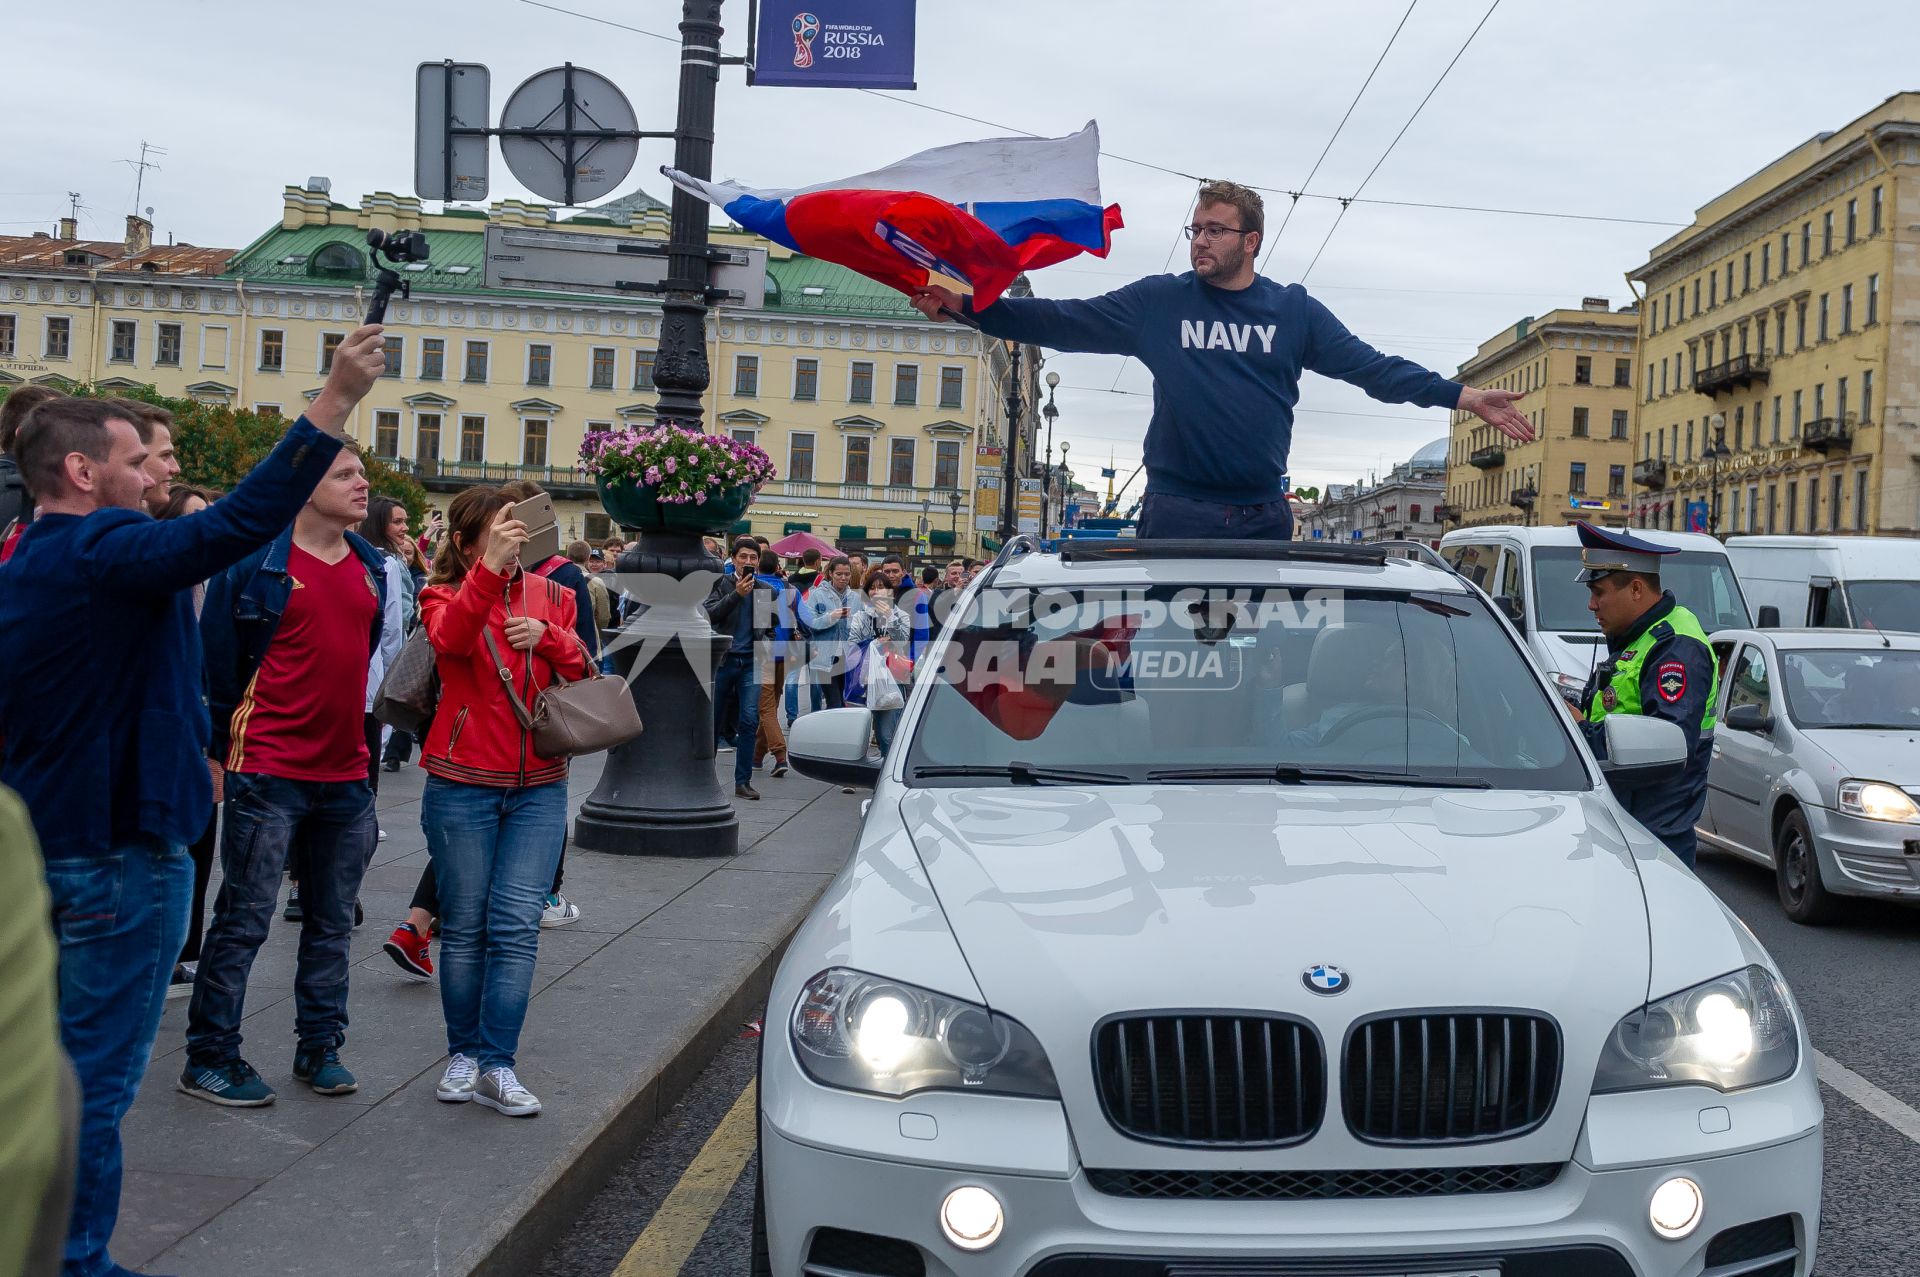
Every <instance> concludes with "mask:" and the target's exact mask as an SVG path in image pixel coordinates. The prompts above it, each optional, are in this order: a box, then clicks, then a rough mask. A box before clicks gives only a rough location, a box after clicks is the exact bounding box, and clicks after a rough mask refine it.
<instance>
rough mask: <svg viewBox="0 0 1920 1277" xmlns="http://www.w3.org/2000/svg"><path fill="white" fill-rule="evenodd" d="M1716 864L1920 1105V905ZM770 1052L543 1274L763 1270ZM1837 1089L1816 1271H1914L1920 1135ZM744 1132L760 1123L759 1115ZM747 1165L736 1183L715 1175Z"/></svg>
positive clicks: (1898, 1089) (1902, 1276) (678, 1122)
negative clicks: (752, 1263) (1822, 900)
mask: <svg viewBox="0 0 1920 1277" xmlns="http://www.w3.org/2000/svg"><path fill="white" fill-rule="evenodd" d="M1701 876H1702V877H1703V878H1705V879H1706V881H1707V882H1708V883H1710V884H1711V885H1712V886H1713V887H1714V889H1715V890H1716V891H1718V892H1719V893H1720V896H1721V898H1722V899H1723V900H1725V901H1726V902H1727V904H1728V905H1729V906H1730V907H1731V908H1732V909H1733V910H1734V911H1735V912H1736V913H1738V914H1739V915H1740V916H1741V917H1742V918H1743V919H1745V920H1746V923H1747V925H1748V926H1750V927H1751V928H1753V930H1754V932H1755V933H1756V934H1757V935H1759V937H1760V939H1761V941H1762V942H1763V943H1765V944H1766V946H1767V948H1768V949H1769V950H1771V951H1772V952H1773V954H1774V956H1775V958H1776V959H1777V960H1778V961H1779V962H1780V965H1781V966H1782V967H1783V968H1784V969H1785V971H1786V974H1787V978H1788V980H1789V982H1790V983H1791V984H1792V986H1793V989H1794V992H1795V994H1796V995H1797V996H1798V997H1799V999H1800V1002H1801V1005H1802V1007H1803V1009H1804V1010H1805V1012H1806V1014H1807V1017H1808V1019H1809V1021H1810V1029H1811V1032H1812V1035H1813V1040H1814V1044H1815V1047H1816V1049H1817V1050H1818V1051H1819V1052H1820V1053H1821V1054H1823V1055H1825V1056H1827V1057H1828V1058H1829V1059H1831V1060H1833V1061H1835V1062H1837V1063H1838V1064H1840V1065H1842V1066H1844V1067H1845V1068H1846V1069H1848V1070H1851V1071H1852V1072H1853V1073H1854V1074H1857V1075H1858V1076H1859V1077H1860V1078H1862V1079H1864V1080H1865V1082H1866V1083H1868V1084H1870V1085H1871V1086H1873V1087H1876V1088H1878V1089H1879V1090H1880V1091H1882V1092H1884V1093H1885V1094H1887V1095H1889V1096H1891V1097H1892V1098H1893V1099H1895V1100H1897V1101H1900V1102H1902V1103H1904V1104H1906V1105H1908V1106H1911V1107H1912V1108H1916V1109H1920V1009H1917V1008H1916V1002H1920V911H1916V910H1903V909H1894V908H1888V907H1881V906H1873V905H1866V906H1862V907H1860V908H1857V909H1856V910H1854V912H1853V916H1852V917H1850V918H1849V919H1848V920H1847V921H1846V922H1844V923H1842V924H1840V925H1837V926H1833V927H1827V928H1807V927H1799V926H1796V925H1795V924H1793V923H1791V922H1788V921H1787V920H1786V917H1785V916H1784V915H1783V914H1782V913H1781V912H1780V907H1779V904H1778V902H1777V901H1776V900H1775V898H1774V894H1773V879H1772V875H1771V874H1769V873H1768V872H1766V871H1765V870H1761V869H1758V868H1755V867H1753V866H1749V865H1746V864H1744V863H1742V862H1739V861H1735V860H1732V859H1730V858H1725V857H1720V856H1716V855H1713V854H1711V853H1709V854H1708V855H1706V856H1704V857H1703V858H1702V863H1701ZM756 1054H757V1042H756V1040H755V1039H754V1038H753V1037H751V1036H745V1037H742V1038H739V1039H736V1040H735V1041H733V1042H731V1043H729V1044H728V1045H727V1046H726V1048H725V1049H724V1050H722V1051H721V1052H720V1053H719V1055H717V1056H716V1057H715V1058H714V1060H713V1062H712V1064H711V1065H709V1066H708V1068H707V1070H706V1071H705V1073H704V1074H702V1076H701V1077H700V1079H699V1081H698V1082H696V1083H695V1084H694V1086H693V1088H692V1089H691V1090H690V1091H689V1092H688V1093H687V1095H686V1097H685V1098H684V1099H682V1100H681V1102H680V1104H679V1105H678V1106H677V1107H676V1108H675V1109H674V1110H673V1111H672V1113H671V1114H669V1116H668V1118H667V1120H666V1121H665V1122H664V1123H662V1124H661V1126H660V1128H659V1129H658V1130H657V1131H655V1133H654V1134H653V1136H652V1137H651V1138H650V1139H649V1140H648V1141H647V1142H646V1143H645V1144H644V1145H643V1146H642V1147H641V1148H640V1149H639V1151H638V1152H636V1153H635V1155H634V1156H633V1158H632V1159H631V1160H630V1161H629V1162H628V1163H627V1165H626V1166H625V1167H624V1168H623V1169H622V1171H621V1172H620V1174H619V1176H618V1177H617V1178H616V1179H615V1180H614V1182H613V1183H612V1184H610V1185H609V1186H608V1187H607V1188H606V1189H605V1190H604V1191H603V1192H602V1193H601V1194H600V1196H599V1197H598V1198H596V1199H595V1201H594V1202H593V1204H592V1205H591V1206H590V1207H589V1208H588V1209H587V1211H586V1212H585V1214H583V1215H582V1216H581V1218H580V1220H579V1221H578V1222H577V1224H576V1225H575V1227H574V1228H573V1229H572V1231H571V1233H570V1235H569V1236H568V1237H567V1239H566V1241H565V1242H564V1243H563V1244H562V1245H560V1246H559V1247H558V1248H557V1249H556V1250H555V1251H554V1252H553V1253H552V1254H551V1255H550V1256H549V1257H548V1258H547V1261H546V1263H545V1264H544V1265H543V1266H542V1267H541V1269H540V1273H539V1277H674V1274H686V1275H687V1277H742V1275H744V1274H745V1273H746V1272H747V1254H748V1238H749V1231H750V1228H751V1225H752V1219H753V1177H754V1169H753V1165H752V1161H751V1158H749V1157H745V1156H744V1154H743V1150H741V1149H739V1148H737V1147H734V1146H737V1145H739V1144H740V1141H741V1138H742V1132H743V1126H742V1122H741V1112H742V1111H741V1110H740V1109H739V1108H738V1107H737V1106H738V1105H739V1104H740V1102H741V1096H742V1094H743V1092H744V1091H745V1090H746V1088H747V1087H748V1085H749V1084H750V1083H751V1082H752V1081H753V1076H754V1063H755V1058H756ZM1821 1093H1822V1095H1823V1096H1824V1098H1825V1100H1826V1112H1827V1123H1826V1180H1825V1192H1824V1198H1825V1202H1824V1210H1823V1218H1822V1221H1821V1235H1820V1262H1819V1266H1818V1268H1817V1269H1816V1270H1815V1272H1816V1277H1914V1274H1916V1273H1920V1142H1916V1141H1915V1140H1914V1139H1913V1138H1911V1137H1910V1136H1908V1135H1907V1134H1904V1133H1902V1132H1901V1131H1900V1130H1898V1129H1896V1127H1895V1126H1894V1125H1892V1124H1890V1123H1889V1122H1887V1121H1885V1120H1882V1119H1881V1118H1880V1117H1877V1116H1874V1115H1873V1114H1872V1113H1870V1112H1868V1111H1867V1109H1865V1108H1863V1107H1862V1106H1861V1104H1859V1103H1857V1102H1856V1101H1855V1100H1854V1099H1850V1098H1848V1097H1847V1096H1845V1095H1843V1094H1841V1093H1840V1092H1839V1091H1836V1090H1834V1089H1833V1088H1832V1087H1831V1086H1825V1085H1823V1086H1822V1087H1821ZM747 1098H748V1100H749V1101H750V1100H751V1096H749V1097H747ZM750 1109H751V1105H750V1103H749V1104H748V1106H747V1111H748V1112H750ZM729 1114H733V1120H732V1121H729V1120H728V1118H729ZM744 1129H745V1131H746V1132H747V1133H749V1134H750V1121H749V1122H747V1123H746V1125H745V1128H744ZM735 1167H738V1174H737V1178H733V1179H732V1180H731V1181H730V1186H728V1184H727V1183H724V1182H723V1183H719V1184H718V1185H716V1184H715V1182H714V1181H715V1178H716V1176H718V1177H722V1178H724V1177H725V1176H727V1175H729V1174H730V1173H731V1172H732V1171H733V1169H734V1168H735ZM689 1168H692V1173H691V1174H689ZM663 1203H668V1206H667V1208H666V1209H665V1210H663V1209H662V1204H663ZM623 1264H624V1265H625V1267H622V1265H623Z"/></svg>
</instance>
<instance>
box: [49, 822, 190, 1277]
mask: <svg viewBox="0 0 1920 1277" xmlns="http://www.w3.org/2000/svg"><path fill="white" fill-rule="evenodd" d="M46 873H47V888H48V890H49V891H50V892H51V893H52V895H53V922H54V928H55V930H56V931H57V932H58V934H59V939H60V1041H61V1044H62V1045H63V1046H65V1047H66V1049H67V1054H68V1056H70V1057H71V1058H72V1060H73V1068H74V1073H75V1074H76V1076H77V1077H78V1078H79V1081H80V1095H81V1107H80V1146H79V1154H78V1159H77V1162H76V1171H77V1173H76V1176H75V1183H74V1195H73V1214H72V1216H71V1218H70V1220H69V1223H68V1228H67V1246H66V1262H65V1264H64V1266H63V1269H62V1271H63V1272H64V1273H65V1274H66V1277H99V1275H100V1274H103V1273H112V1272H114V1271H116V1269H115V1267H114V1264H113V1261H112V1260H110V1259H108V1258H107V1242H108V1240H109V1239H110V1238H111V1237H112V1236H113V1225H114V1221H115V1220H116V1219H117V1218H118V1217H119V1214H120V1166H121V1153H120V1119H121V1118H123V1117H125V1116H126V1113H127V1110H128V1109H129V1108H131V1107H133V1097H134V1096H135V1095H136V1094H137V1093H138V1092H139V1090H140V1079H141V1077H142V1076H144V1075H145V1073H146V1069H147V1061H148V1058H149V1057H150V1056H151V1055H152V1054H153V1038H154V1035H155V1034H156V1033H158V1032H159V1030H160V1012H161V1011H162V1010H163V1009H164V1008H165V1007H166V1004H167V982H168V980H169V979H171V978H172V975H173V960H174V959H175V958H176V957H177V956H179V953H180V945H181V943H182V942H183V941H185V940H186V938H187V898H188V897H189V896H190V895H191V894H192V893H193V861H192V860H191V859H189V858H188V856H187V853H186V849H185V848H183V847H177V846H173V845H171V844H167V843H161V842H158V841H142V842H136V843H132V844H129V845H127V846H123V847H117V848H115V849H114V850H113V851H111V852H109V853H108V854H107V855H104V856H81V857H74V858H71V859H62V860H49V861H47V863H46Z"/></svg>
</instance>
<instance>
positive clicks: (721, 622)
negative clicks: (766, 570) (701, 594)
mask: <svg viewBox="0 0 1920 1277" xmlns="http://www.w3.org/2000/svg"><path fill="white" fill-rule="evenodd" d="M733 584H734V578H733V576H732V575H731V574H729V573H722V574H721V575H720V578H719V579H718V580H716V581H715V582H714V583H713V588H712V589H711V590H708V591H707V599H706V602H704V603H702V604H701V606H702V607H703V608H705V609H706V612H707V620H708V621H709V622H710V623H711V624H712V625H713V628H714V629H715V630H716V631H718V632H719V633H721V634H732V633H733V627H734V625H735V623H736V621H737V619H738V615H737V614H738V613H739V610H740V605H741V603H742V602H743V601H744V600H743V599H742V598H741V597H740V592H739V591H738V590H736V589H734V588H733ZM748 595H749V597H751V598H752V600H753V603H752V607H753V641H754V642H755V643H771V642H772V641H773V637H774V635H773V629H774V606H773V601H774V600H773V587H772V586H771V585H768V584H767V583H766V582H765V581H762V580H761V579H759V578H758V577H755V578H754V581H753V589H752V590H750V591H748Z"/></svg>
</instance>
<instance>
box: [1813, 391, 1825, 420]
mask: <svg viewBox="0 0 1920 1277" xmlns="http://www.w3.org/2000/svg"><path fill="white" fill-rule="evenodd" d="M1826 415H1827V383H1826V382H1824V381H1823V382H1821V383H1819V384H1818V385H1816V386H1815V387H1814V388H1813V419H1814V420H1815V421H1820V420H1823V419H1824V418H1825V417H1826Z"/></svg>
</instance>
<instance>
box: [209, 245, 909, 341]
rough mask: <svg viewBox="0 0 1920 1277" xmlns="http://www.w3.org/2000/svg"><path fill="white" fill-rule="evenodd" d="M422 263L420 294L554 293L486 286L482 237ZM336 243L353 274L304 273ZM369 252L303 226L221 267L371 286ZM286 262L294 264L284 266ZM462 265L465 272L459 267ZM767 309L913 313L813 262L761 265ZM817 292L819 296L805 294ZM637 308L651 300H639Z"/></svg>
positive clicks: (267, 276) (232, 274)
mask: <svg viewBox="0 0 1920 1277" xmlns="http://www.w3.org/2000/svg"><path fill="white" fill-rule="evenodd" d="M589 224H591V223H589ZM426 237H427V247H428V260H427V262H426V266H427V269H426V270H424V271H402V272H401V277H402V278H404V279H406V280H409V281H410V282H411V283H412V284H413V285H414V287H415V288H417V289H419V290H420V291H421V292H422V293H426V294H432V295H439V296H455V297H474V298H481V297H498V298H516V299H534V298H551V297H554V296H557V295H559V294H555V293H545V292H540V291H538V290H532V289H523V288H512V289H503V288H488V287H487V286H486V280H485V274H484V271H483V269H482V267H483V265H484V260H483V259H484V256H485V252H486V232H485V231H484V229H479V228H476V229H474V230H471V231H467V230H458V231H449V230H429V231H427V232H426ZM334 243H341V244H345V245H347V246H348V247H349V248H351V249H353V251H354V252H355V253H357V254H358V255H359V257H360V260H361V263H362V271H361V273H360V274H359V275H357V276H353V275H348V276H340V275H326V274H314V273H312V272H311V270H310V266H311V263H312V261H313V257H314V254H316V253H318V252H319V251H320V250H321V249H322V248H323V247H325V246H326V245H328V244H334ZM370 257H371V253H370V250H369V249H368V248H367V244H366V240H365V237H364V235H363V233H362V232H361V231H359V230H358V229H356V228H355V227H352V226H302V227H300V228H298V229H296V230H287V229H285V228H282V227H275V228H274V229H273V230H270V231H268V232H267V233H266V234H265V235H262V236H261V237H260V238H259V239H257V240H255V241H254V242H253V243H252V244H250V245H248V246H247V247H246V248H244V249H242V250H241V251H240V252H239V253H237V254H236V255H235V256H234V257H233V259H232V260H231V261H230V262H228V263H227V269H226V270H225V272H223V274H224V276H225V277H226V278H229V279H234V278H238V279H245V280H249V281H253V280H258V281H261V282H263V283H274V282H279V283H288V284H295V283H297V284H300V285H302V286H303V287H314V288H338V289H340V290H342V291H343V292H344V291H347V290H349V289H352V288H355V287H361V288H371V287H372V286H373V282H374V267H373V265H372V263H371V261H370ZM289 258H293V259H298V260H293V261H289V260H288V259H289ZM459 267H465V268H466V269H465V270H460V269H458V268H459ZM767 280H768V286H767V304H766V309H767V310H769V311H774V312H784V313H794V314H808V315H820V316H823V317H828V316H832V317H840V316H845V317H867V318H879V319H894V318H899V319H905V318H910V317H913V316H914V315H916V314H917V313H918V312H916V311H915V310H914V309H913V307H912V306H911V305H909V304H908V302H907V299H906V297H905V296H904V295H902V294H900V293H897V292H895V291H894V290H893V289H891V288H888V287H887V286H886V285H884V284H878V283H875V282H874V281H873V280H870V279H868V278H867V277H866V276H864V275H859V274H856V273H855V272H853V271H850V270H848V269H847V268H846V267H844V266H836V265H834V264H833V263H831V262H823V261H821V260H819V259H818V258H813V257H797V256H796V257H791V258H788V259H786V260H771V261H769V262H768V263H767ZM811 289H818V290H819V291H818V292H810V291H809V290H811ZM639 304H640V305H641V306H643V307H651V306H653V305H657V304H658V303H657V302H653V301H651V300H650V299H649V300H642V301H640V302H639Z"/></svg>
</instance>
